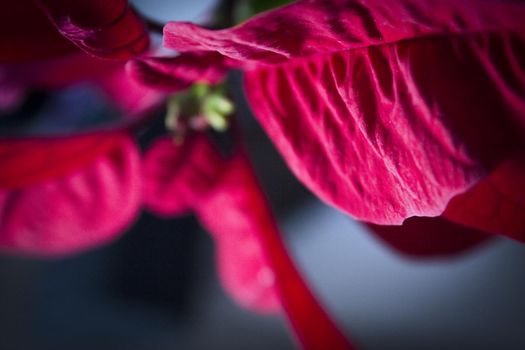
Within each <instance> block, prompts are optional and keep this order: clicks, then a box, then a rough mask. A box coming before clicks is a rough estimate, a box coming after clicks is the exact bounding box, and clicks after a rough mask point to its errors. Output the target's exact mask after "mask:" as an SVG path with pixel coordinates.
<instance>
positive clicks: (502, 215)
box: [443, 152, 525, 243]
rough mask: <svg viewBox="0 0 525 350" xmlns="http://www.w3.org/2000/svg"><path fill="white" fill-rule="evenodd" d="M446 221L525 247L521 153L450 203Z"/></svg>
mask: <svg viewBox="0 0 525 350" xmlns="http://www.w3.org/2000/svg"><path fill="white" fill-rule="evenodd" d="M443 216H444V217H446V218H447V219H449V220H451V221H453V222H457V223H459V224H462V225H466V226H469V227H473V228H476V229H479V230H482V231H485V232H490V233H496V234H501V235H504V236H507V237H510V238H512V239H515V240H518V241H521V242H524V243H525V153H524V152H521V153H519V154H518V155H516V156H515V157H513V158H511V159H510V160H508V161H506V162H505V163H503V164H501V165H500V166H499V167H498V168H496V170H494V172H493V173H492V174H491V175H490V176H488V177H487V178H486V179H484V180H482V181H480V182H479V183H478V184H476V185H475V186H474V187H473V188H471V189H470V190H469V191H467V192H465V193H463V194H460V195H458V196H456V197H454V198H452V200H451V201H450V203H449V204H448V206H447V209H446V210H445V212H444V213H443Z"/></svg>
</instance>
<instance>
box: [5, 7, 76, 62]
mask: <svg viewBox="0 0 525 350" xmlns="http://www.w3.org/2000/svg"><path fill="white" fill-rule="evenodd" d="M0 48H2V49H1V50H0V63H14V62H26V61H33V60H38V59H45V58H51V57H58V56H62V55H66V54H70V53H72V52H75V51H77V48H76V47H75V46H74V45H73V44H71V42H69V41H68V40H67V39H65V38H64V37H63V36H62V35H60V33H58V31H57V30H56V29H55V27H54V26H53V25H52V24H51V22H50V21H49V20H48V19H47V17H46V15H45V14H44V13H43V12H42V11H41V10H40V8H38V6H37V5H36V3H35V2H34V1H33V0H18V1H4V2H3V3H2V5H1V6H0Z"/></svg>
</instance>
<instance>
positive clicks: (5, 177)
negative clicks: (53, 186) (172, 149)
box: [0, 133, 122, 189]
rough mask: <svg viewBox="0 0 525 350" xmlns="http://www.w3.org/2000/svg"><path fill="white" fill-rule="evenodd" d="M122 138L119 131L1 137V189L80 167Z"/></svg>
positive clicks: (36, 181) (51, 176)
mask: <svg viewBox="0 0 525 350" xmlns="http://www.w3.org/2000/svg"><path fill="white" fill-rule="evenodd" d="M121 141H122V135H121V134H120V133H100V134H90V135H85V136H75V137H70V138H35V139H0V169H2V170H1V171H0V189H12V188H19V187H26V186H29V185H32V184H35V183H38V182H42V181H46V180H49V179H51V178H54V177H59V176H64V175H67V174H68V173H70V172H72V171H75V170H77V169H81V168H83V167H84V166H86V165H87V164H89V163H91V162H92V161H94V160H95V159H96V158H97V157H99V156H100V155H101V154H104V153H106V152H107V151H108V150H109V149H111V148H114V147H115V146H116V145H118V144H119V143H120V142H121Z"/></svg>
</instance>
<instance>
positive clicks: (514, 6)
mask: <svg viewBox="0 0 525 350" xmlns="http://www.w3.org/2000/svg"><path fill="white" fill-rule="evenodd" d="M523 18H525V5H524V4H523V3H520V2H512V1H508V2H502V1H496V0H487V1H455V0H446V1H437V0H436V1H418V0H410V1H379V0H368V1H351V0H304V1H298V2H297V3H295V4H292V5H290V6H286V7H282V8H280V9H277V10H275V11H271V12H268V13H266V14H263V15H260V16H257V17H255V18H253V19H251V20H249V21H247V22H246V23H244V24H242V25H240V26H238V27H235V28H231V29H225V30H218V31H212V30H207V29H204V28H200V27H197V26H195V25H193V24H189V23H169V24H168V25H167V26H166V27H165V40H164V42H165V46H167V47H168V48H172V49H175V50H178V51H181V52H189V53H190V54H193V52H199V53H200V54H201V55H204V53H205V52H209V55H216V54H217V53H219V54H221V55H224V56H226V57H229V58H231V59H234V60H237V61H238V62H240V63H239V64H240V65H241V66H243V67H244V69H245V70H246V74H245V88H246V94H247V97H248V100H249V102H250V104H251V107H252V109H253V111H254V113H255V115H256V117H257V119H258V120H259V122H260V123H261V125H262V126H263V127H264V129H265V130H266V132H267V133H268V135H269V136H270V138H271V139H272V140H273V141H274V143H275V144H276V146H277V148H278V149H279V150H280V152H281V154H282V155H283V156H284V158H285V159H286V161H287V163H288V165H289V166H290V167H291V169H292V170H293V172H294V173H295V174H296V175H297V177H298V178H299V179H300V180H301V181H302V182H303V183H304V184H306V186H308V187H309V188H310V189H311V190H312V191H313V192H315V193H316V194H317V195H318V196H319V197H320V198H322V199H323V200H325V201H326V202H328V203H330V204H332V205H334V206H336V207H337V208H339V209H341V210H343V211H345V212H347V213H348V214H350V215H352V216H353V217H355V218H357V219H360V220H364V221H369V222H373V223H376V224H401V223H402V222H403V221H404V220H405V219H406V218H409V217H412V216H438V215H440V214H441V213H442V212H443V211H444V210H445V208H446V206H447V204H448V202H449V201H450V200H451V199H452V198H453V197H454V196H456V195H458V194H461V193H463V192H465V191H467V190H468V189H470V188H471V187H472V186H473V185H475V184H476V183H477V182H478V181H479V180H481V179H482V178H484V177H485V176H487V175H488V174H490V173H491V172H492V171H493V170H494V169H495V168H496V167H497V166H498V165H499V164H501V163H502V162H504V161H506V160H507V159H508V158H509V157H511V156H512V154H513V153H515V152H516V151H517V150H519V149H520V148H521V147H523V142H524V140H525V138H524V134H525V65H524V62H525V45H524V44H523V41H524V40H525V22H524V21H523ZM183 56H184V54H183V55H182V56H181V57H183ZM151 67H153V66H152V65H150V68H151ZM163 71H167V69H166V68H164V69H163ZM150 81H154V79H151V80H150ZM172 84H173V86H178V84H179V76H178V75H177V74H175V75H174V76H173V82H172ZM163 85H164V87H165V86H166V80H163ZM478 205H484V204H483V203H478ZM499 219H503V217H501V216H500V217H499ZM499 219H495V220H499ZM505 219H508V218H505ZM456 221H458V220H456ZM508 225H511V226H512V225H517V226H520V225H519V223H518V222H517V221H514V222H511V223H508ZM480 226H483V227H479V226H477V227H478V228H480V229H483V230H487V231H492V229H493V228H497V227H498V226H501V225H493V223H492V225H480ZM518 230H521V231H520V232H523V227H519V228H518ZM496 233H502V234H508V232H498V231H496ZM512 237H514V238H519V237H520V235H519V234H512ZM521 237H522V236H521Z"/></svg>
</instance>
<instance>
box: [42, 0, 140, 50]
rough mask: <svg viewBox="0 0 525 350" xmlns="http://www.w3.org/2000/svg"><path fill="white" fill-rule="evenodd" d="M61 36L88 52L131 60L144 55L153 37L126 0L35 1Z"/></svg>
mask: <svg viewBox="0 0 525 350" xmlns="http://www.w3.org/2000/svg"><path fill="white" fill-rule="evenodd" d="M35 1H36V2H37V3H38V4H39V5H40V7H41V8H42V9H43V10H44V11H45V12H46V14H47V15H48V17H49V19H50V20H51V21H52V22H53V24H54V25H55V26H56V28H57V29H58V30H59V31H60V33H61V34H62V35H63V36H65V37H66V38H67V39H69V40H70V41H71V42H73V43H74V44H75V45H77V46H78V47H79V48H80V49H82V50H84V51H85V52H87V53H89V54H91V55H94V56H97V57H102V58H112V59H128V58H130V57H133V56H136V55H138V54H140V53H142V52H144V51H145V50H146V49H147V48H148V46H149V35H148V32H147V30H146V27H145V25H144V23H143V22H142V21H141V19H140V18H139V17H138V16H137V15H136V14H135V12H134V11H133V10H132V9H131V8H130V7H129V6H128V2H127V1H126V0H76V1H68V0H35Z"/></svg>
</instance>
